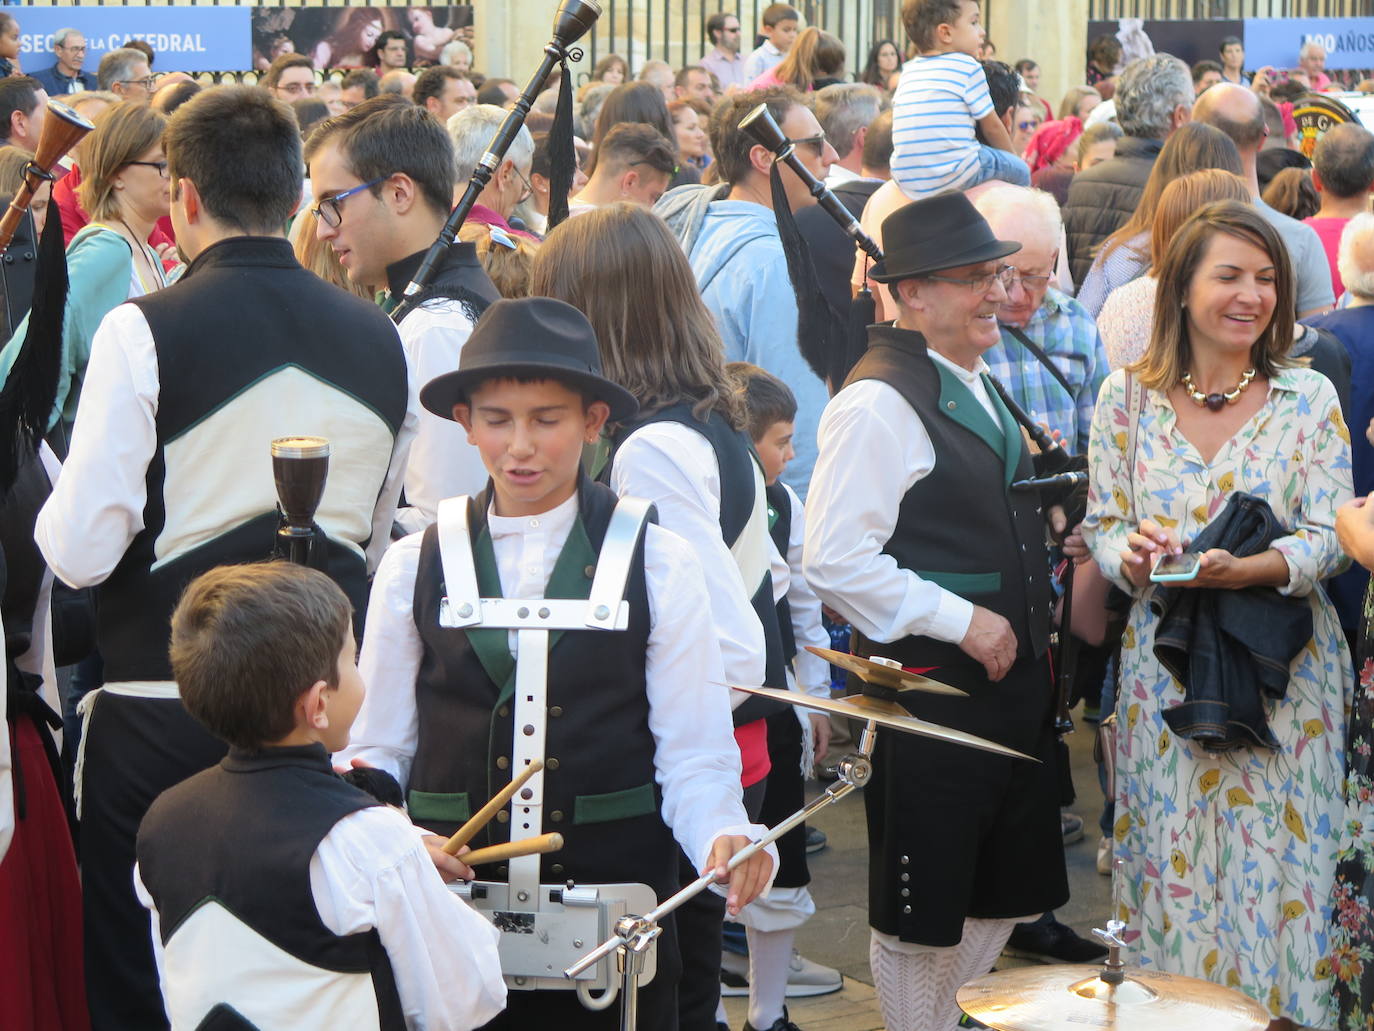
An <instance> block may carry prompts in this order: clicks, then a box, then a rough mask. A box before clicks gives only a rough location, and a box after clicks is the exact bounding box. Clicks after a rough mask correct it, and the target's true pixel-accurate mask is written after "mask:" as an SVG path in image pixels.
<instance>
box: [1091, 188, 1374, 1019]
mask: <svg viewBox="0 0 1374 1031" xmlns="http://www.w3.org/2000/svg"><path fill="white" fill-rule="evenodd" d="M1158 280H1159V286H1158V291H1157V297H1156V303H1155V311H1154V332H1153V334H1152V336H1151V338H1150V344H1149V348H1148V350H1147V351H1146V352H1145V356H1144V357H1143V358H1142V359H1141V360H1140V361H1139V362H1137V363H1135V364H1134V365H1131V366H1129V367H1128V368H1127V369H1124V370H1117V371H1116V372H1113V373H1112V374H1111V375H1110V376H1109V377H1108V378H1107V380H1106V382H1105V383H1104V384H1103V387H1102V391H1101V393H1100V395H1099V397H1098V403H1097V410H1096V413H1095V415H1094V418H1093V425H1092V432H1091V441H1090V444H1089V450H1088V459H1089V497H1088V515H1087V519H1086V520H1085V522H1084V524H1083V536H1084V539H1085V541H1086V543H1087V545H1088V547H1089V548H1090V549H1091V552H1092V555H1093V557H1094V558H1095V559H1096V560H1097V564H1098V565H1099V566H1100V567H1101V569H1102V572H1103V573H1104V574H1105V575H1107V576H1108V577H1109V578H1110V579H1111V580H1112V581H1113V582H1115V583H1116V585H1117V586H1118V587H1120V588H1121V589H1122V590H1123V591H1126V592H1127V593H1128V594H1129V595H1130V596H1131V599H1132V606H1131V610H1130V614H1129V616H1128V617H1127V624H1126V629H1125V631H1124V634H1123V637H1122V646H1121V665H1120V679H1119V683H1120V690H1119V693H1118V698H1117V705H1116V716H1117V720H1118V727H1119V731H1118V735H1117V743H1116V771H1117V784H1116V805H1117V809H1116V824H1115V827H1114V835H1113V836H1114V839H1115V852H1116V858H1117V861H1118V862H1119V863H1120V864H1121V866H1120V872H1119V873H1118V876H1119V877H1121V878H1122V880H1121V883H1120V889H1121V896H1120V897H1121V904H1122V909H1123V913H1122V914H1121V915H1122V917H1123V918H1124V919H1125V920H1126V921H1127V925H1128V938H1127V940H1128V941H1129V942H1130V943H1131V951H1132V952H1133V955H1132V956H1131V957H1129V958H1128V962H1132V963H1138V964H1140V965H1141V966H1143V967H1146V968H1151V969H1157V970H1163V971H1169V972H1174V973H1186V974H1189V975H1191V976H1195V977H1196V976H1203V977H1206V978H1208V979H1210V980H1212V981H1216V982H1218V983H1221V984H1226V985H1230V986H1231V987H1235V988H1239V989H1241V990H1242V991H1244V992H1245V993H1246V994H1247V995H1249V996H1250V997H1252V998H1254V999H1258V1000H1260V1001H1261V1002H1263V1003H1264V1004H1265V1005H1266V1006H1267V1007H1268V1009H1269V1011H1270V1013H1271V1015H1272V1016H1273V1017H1274V1021H1273V1023H1271V1024H1270V1028H1271V1031H1279V1029H1290V1031H1291V1029H1292V1028H1293V1027H1294V1026H1295V1025H1310V1026H1316V1027H1329V1026H1331V1025H1330V1023H1329V1013H1330V1006H1331V993H1332V970H1331V966H1332V959H1331V953H1330V950H1329V948H1328V932H1329V923H1328V921H1329V919H1330V909H1329V908H1328V907H1329V905H1330V903H1329V899H1330V897H1331V892H1332V888H1333V885H1334V883H1335V878H1336V865H1337V856H1338V849H1339V848H1340V846H1341V840H1340V839H1341V837H1342V827H1343V824H1344V820H1345V801H1344V797H1343V792H1342V782H1343V780H1344V778H1345V753H1344V745H1345V729H1346V711H1347V707H1348V706H1349V703H1350V698H1351V688H1352V680H1353V677H1352V673H1351V662H1350V653H1349V649H1348V648H1347V645H1346V639H1345V635H1344V633H1343V632H1342V631H1341V627H1340V624H1339V621H1338V619H1337V617H1336V613H1335V609H1334V608H1333V606H1332V604H1331V602H1330V601H1329V600H1328V599H1327V597H1326V595H1325V594H1324V593H1323V591H1322V589H1321V587H1320V584H1321V581H1322V580H1324V579H1326V578H1327V577H1329V576H1331V575H1332V574H1333V573H1336V572H1338V571H1339V570H1340V569H1341V568H1342V567H1343V566H1344V564H1345V559H1344V557H1343V556H1342V554H1341V549H1340V545H1339V543H1338V541H1337V536H1336V529H1335V522H1336V508H1337V507H1338V506H1339V505H1340V504H1341V503H1343V502H1344V501H1346V500H1347V499H1348V498H1350V497H1351V494H1352V487H1351V471H1350V435H1349V432H1348V431H1347V429H1346V426H1345V422H1344V420H1343V419H1342V417H1341V411H1340V405H1339V402H1338V401H1337V397H1336V391H1335V389H1334V388H1333V387H1332V385H1331V383H1330V382H1329V381H1328V380H1327V379H1326V378H1325V377H1324V376H1322V375H1321V374H1319V373H1317V372H1314V371H1312V370H1311V369H1306V368H1301V367H1297V366H1296V365H1295V363H1294V362H1293V360H1292V359H1291V358H1290V357H1289V349H1290V347H1291V345H1292V340H1293V314H1294V290H1293V272H1292V267H1291V265H1290V263H1289V258H1288V252H1287V248H1286V247H1285V246H1284V244H1283V241H1282V239H1281V238H1280V237H1279V236H1278V234H1277V233H1276V232H1275V231H1274V229H1273V228H1272V227H1271V226H1270V225H1269V223H1268V222H1267V221H1266V220H1265V219H1264V217H1263V216H1261V215H1260V213H1259V212H1258V211H1257V210H1256V209H1255V208H1254V206H1253V205H1250V204H1241V203H1237V202H1235V201H1219V202H1216V203H1212V204H1208V205H1206V206H1205V207H1203V208H1202V209H1201V210H1200V211H1198V212H1197V213H1195V214H1194V215H1193V216H1192V217H1191V218H1189V219H1188V220H1187V221H1186V222H1185V223H1184V224H1183V226H1182V227H1181V228H1180V229H1179V230H1178V232H1177V233H1176V234H1175V235H1174V237H1173V240H1172V241H1171V242H1170V244H1169V247H1168V250H1167V252H1166V253H1165V254H1164V256H1163V258H1162V260H1161V261H1160V262H1159V265H1158ZM1185 549H1187V552H1188V553H1187V554H1186V555H1185V554H1184V551H1185ZM1164 556H1181V559H1179V560H1175V561H1178V563H1179V564H1180V565H1181V566H1184V567H1185V568H1183V569H1179V570H1177V571H1174V572H1172V573H1170V574H1169V576H1170V577H1171V580H1170V581H1169V582H1158V581H1157V580H1155V579H1154V578H1152V569H1153V568H1154V565H1155V563H1156V562H1158V561H1160V560H1161V559H1162V557H1164ZM1159 572H1160V573H1163V572H1164V571H1163V570H1160V571H1159ZM1156 575H1158V574H1156ZM1367 915H1368V914H1367V913H1366V914H1365V916H1366V919H1367ZM1360 1026H1364V1025H1363V1023H1361V1024H1360Z"/></svg>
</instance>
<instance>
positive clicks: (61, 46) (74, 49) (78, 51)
mask: <svg viewBox="0 0 1374 1031" xmlns="http://www.w3.org/2000/svg"><path fill="white" fill-rule="evenodd" d="M57 49H58V50H70V51H71V52H72V53H73V54H84V53H85V52H86V48H85V47H84V46H81V47H70V46H67V45H66V44H65V43H59V44H57Z"/></svg>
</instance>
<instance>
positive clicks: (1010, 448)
mask: <svg viewBox="0 0 1374 1031" xmlns="http://www.w3.org/2000/svg"><path fill="white" fill-rule="evenodd" d="M983 389H984V390H986V391H987V392H988V397H989V399H991V401H992V407H994V408H996V409H997V415H998V418H1000V419H1001V421H1002V470H1003V472H1002V486H1003V487H1007V488H1010V487H1011V481H1012V480H1014V479H1015V478H1016V467H1017V465H1019V464H1020V462H1021V452H1022V451H1023V450H1025V447H1026V445H1025V441H1023V440H1022V439H1021V425H1020V424H1019V423H1018V422H1017V421H1016V416H1014V415H1012V414H1011V409H1010V408H1008V407H1007V406H1006V405H1005V404H1003V403H1002V399H1001V397H999V396H998V394H997V390H996V389H995V388H994V387H993V385H992V384H991V383H990V382H988V377H987V375H986V374H984V375H983Z"/></svg>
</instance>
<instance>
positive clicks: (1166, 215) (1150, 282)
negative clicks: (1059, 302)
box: [1097, 168, 1250, 369]
mask: <svg viewBox="0 0 1374 1031" xmlns="http://www.w3.org/2000/svg"><path fill="white" fill-rule="evenodd" d="M1218 200H1232V201H1236V202H1237V203H1239V204H1249V203H1250V188H1249V187H1248V186H1246V184H1245V180H1244V179H1242V178H1241V177H1240V176H1238V175H1235V174H1233V173H1231V172H1224V171H1222V170H1221V169H1220V168H1207V169H1203V170H1202V171H1200V172H1190V173H1189V174H1188V175H1185V176H1184V177H1183V178H1182V179H1175V180H1174V181H1173V182H1171V183H1170V184H1169V185H1168V186H1166V187H1164V192H1163V193H1162V194H1160V196H1159V204H1158V205H1157V206H1156V207H1155V218H1154V225H1153V226H1152V227H1151V229H1150V246H1149V255H1150V267H1149V268H1148V269H1147V270H1146V272H1145V274H1144V275H1142V276H1140V277H1139V278H1137V279H1133V280H1131V281H1130V282H1129V283H1126V284H1125V285H1124V286H1119V287H1117V288H1116V289H1115V290H1113V291H1112V292H1111V293H1110V294H1109V295H1108V296H1107V300H1106V302H1105V303H1104V304H1103V305H1102V311H1101V313H1100V314H1099V315H1098V316H1097V331H1098V333H1099V334H1101V336H1102V343H1103V345H1104V346H1105V347H1106V349H1107V361H1108V363H1109V364H1110V365H1111V367H1112V368H1113V369H1120V368H1122V367H1123V366H1126V365H1130V364H1131V363H1133V362H1136V361H1139V360H1140V357H1141V356H1142V355H1143V354H1144V353H1145V347H1146V345H1147V344H1148V343H1149V342H1150V335H1151V333H1152V331H1153V329H1154V311H1155V290H1156V287H1157V286H1158V285H1159V280H1157V279H1156V278H1155V274H1156V273H1155V270H1156V268H1157V267H1158V265H1159V263H1160V262H1162V261H1163V260H1164V255H1165V254H1167V253H1168V252H1169V241H1170V240H1172V239H1173V238H1174V234H1175V233H1176V232H1178V228H1179V226H1181V225H1183V223H1184V222H1186V221H1188V219H1190V218H1191V217H1192V216H1193V214H1194V213H1195V212H1196V211H1198V209H1199V208H1201V207H1202V206H1203V205H1205V204H1210V203H1211V202H1212V201H1218Z"/></svg>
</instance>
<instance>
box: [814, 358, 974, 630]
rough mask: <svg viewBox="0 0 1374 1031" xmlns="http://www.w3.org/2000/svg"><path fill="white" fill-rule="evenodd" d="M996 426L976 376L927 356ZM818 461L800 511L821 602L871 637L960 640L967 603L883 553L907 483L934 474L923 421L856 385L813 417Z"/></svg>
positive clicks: (900, 400)
mask: <svg viewBox="0 0 1374 1031" xmlns="http://www.w3.org/2000/svg"><path fill="white" fill-rule="evenodd" d="M928 353H929V355H930V357H931V358H932V359H933V360H934V361H936V362H939V363H940V364H941V365H943V366H944V367H945V368H947V369H949V370H950V371H951V372H953V373H954V374H955V375H956V376H957V377H958V378H959V380H960V382H962V383H963V384H964V385H965V386H967V387H968V388H969V390H970V391H972V393H973V396H974V397H975V398H977V399H978V402H979V403H980V404H981V405H982V406H983V408H984V409H985V410H986V411H987V412H988V414H989V415H991V416H992V419H993V422H994V424H995V425H998V426H1000V425H1001V421H1000V418H999V417H998V415H997V410H996V409H995V408H994V407H993V403H992V399H991V398H990V397H989V396H988V393H987V389H986V388H985V387H984V386H983V381H982V379H981V376H980V374H981V373H982V372H984V371H986V369H987V365H986V363H984V362H983V361H982V360H981V359H980V360H979V363H978V365H979V368H978V369H977V370H976V371H973V372H970V371H969V370H968V369H965V368H963V367H961V366H959V365H955V364H954V363H953V362H951V361H949V360H948V359H946V358H945V357H944V356H943V355H940V354H937V353H936V352H935V351H933V350H932V351H929V352H928ZM818 439H819V442H820V458H819V459H818V461H817V462H816V471H815V472H814V473H812V476H811V493H812V495H813V496H814V497H815V498H816V499H817V501H816V503H814V504H813V505H812V506H811V510H810V511H809V512H808V519H807V528H806V548H805V556H804V559H803V568H804V569H805V571H806V579H807V581H808V582H809V583H810V584H811V586H812V588H813V589H814V590H815V592H816V594H818V595H819V596H820V598H821V600H822V601H824V602H825V603H826V604H827V605H829V606H830V607H831V608H833V609H834V610H835V611H836V612H838V613H840V615H842V616H844V617H845V619H847V620H849V622H850V623H852V624H853V625H854V626H855V627H856V628H857V629H858V630H859V632H860V633H862V634H863V635H864V636H865V637H867V638H869V639H870V640H873V641H884V642H886V641H899V640H901V639H902V638H904V637H931V638H934V639H935V640H937V641H948V642H950V643H952V644H958V643H959V642H960V641H962V640H963V639H964V635H965V634H966V633H967V632H968V627H969V623H970V622H971V621H972V619H973V604H972V603H971V602H969V601H968V600H966V599H964V598H961V597H959V596H958V595H957V594H953V593H951V592H950V591H947V590H945V589H944V588H943V587H940V586H938V585H937V584H934V583H931V582H930V581H929V580H923V579H921V578H920V577H919V576H917V575H916V574H915V573H913V572H912V571H911V570H909V569H903V568H901V567H900V566H898V565H897V560H896V559H894V558H893V557H892V556H891V555H885V554H883V550H882V549H883V548H884V547H885V546H886V544H887V542H888V540H889V539H890V538H891V537H892V533H893V531H894V530H895V529H896V526H897V509H898V508H899V506H900V505H901V503H902V498H903V497H904V496H905V495H906V492H907V491H909V490H910V489H911V487H912V485H913V484H915V483H917V482H919V481H920V480H922V479H924V478H925V477H927V476H929V475H930V473H931V471H932V470H933V469H934V468H935V448H934V445H932V444H931V441H930V434H928V433H927V432H926V428H925V425H924V424H923V423H922V422H921V417H920V416H919V415H917V414H916V412H915V410H914V409H912V407H911V405H909V404H908V403H907V401H906V399H905V398H904V397H902V395H901V394H899V393H898V392H897V390H896V389H895V388H894V387H892V386H889V385H888V384H887V383H884V382H882V381H881V380H872V379H866V380H859V381H858V382H857V383H853V384H851V385H849V386H847V387H845V388H844V389H843V390H841V391H840V392H839V393H838V394H836V395H835V396H834V397H833V398H832V399H831V401H830V404H828V405H827V406H826V408H825V413H824V414H823V415H822V416H821V424H820V431H819V438H818Z"/></svg>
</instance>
